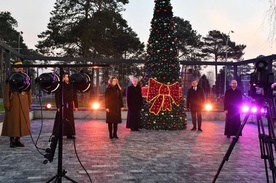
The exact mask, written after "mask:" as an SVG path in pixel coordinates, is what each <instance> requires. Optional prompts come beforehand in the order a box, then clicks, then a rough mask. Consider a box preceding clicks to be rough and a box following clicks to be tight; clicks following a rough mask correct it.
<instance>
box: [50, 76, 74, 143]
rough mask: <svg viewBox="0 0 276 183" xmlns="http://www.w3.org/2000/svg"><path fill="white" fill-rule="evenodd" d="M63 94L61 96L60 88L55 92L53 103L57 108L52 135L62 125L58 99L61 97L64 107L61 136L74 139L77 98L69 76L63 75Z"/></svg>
mask: <svg viewBox="0 0 276 183" xmlns="http://www.w3.org/2000/svg"><path fill="white" fill-rule="evenodd" d="M62 84H63V93H62V95H63V96H61V93H60V88H59V89H58V90H57V91H56V92H55V101H56V106H57V113H56V118H55V124H54V128H53V135H55V134H57V133H58V132H59V127H60V126H61V125H62V123H61V122H62V121H61V120H62V119H60V111H61V110H62V108H61V103H60V99H61V97H63V107H64V114H63V117H64V119H63V120H64V121H63V136H67V138H69V139H75V135H76V130H75V121H74V110H75V111H77V110H78V97H77V92H76V91H75V90H74V89H73V87H72V85H71V84H70V82H69V74H68V73H64V74H63V83H62Z"/></svg>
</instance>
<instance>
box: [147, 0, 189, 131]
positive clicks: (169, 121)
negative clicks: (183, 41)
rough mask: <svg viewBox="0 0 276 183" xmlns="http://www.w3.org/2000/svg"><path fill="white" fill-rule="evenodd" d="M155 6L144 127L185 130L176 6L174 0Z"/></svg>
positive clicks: (156, 3) (156, 2) (158, 2)
mask: <svg viewBox="0 0 276 183" xmlns="http://www.w3.org/2000/svg"><path fill="white" fill-rule="evenodd" d="M154 2H155V8H154V14H153V19H152V21H151V30H150V37H149V40H148V45H147V56H146V58H145V60H146V62H145V76H144V81H145V83H146V86H145V87H143V88H142V95H143V97H144V108H143V109H142V125H143V128H145V129H153V130H179V129H185V128H186V124H187V121H186V114H185V112H184V107H183V105H184V102H183V97H182V91H181V86H180V83H181V82H180V77H179V72H180V65H179V62H178V58H177V55H178V51H177V39H176V38H175V36H174V21H173V12H172V6H171V3H170V0H155V1H154Z"/></svg>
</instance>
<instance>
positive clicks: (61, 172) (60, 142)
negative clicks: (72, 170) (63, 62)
mask: <svg viewBox="0 0 276 183" xmlns="http://www.w3.org/2000/svg"><path fill="white" fill-rule="evenodd" d="M59 69H60V76H61V77H62V76H63V74H64V72H63V67H62V66H60V67H59ZM63 90H64V88H63V81H62V79H61V80H60V91H59V92H60V96H61V97H60V112H59V116H58V117H59V120H60V125H58V126H59V128H58V135H57V137H56V136H55V139H54V141H53V144H54V145H53V146H54V149H53V152H52V156H54V152H55V147H56V144H57V142H58V168H57V174H56V175H55V176H54V177H52V178H51V179H49V180H48V181H47V183H50V182H51V181H53V180H54V182H58V183H61V182H62V178H63V177H64V178H66V179H67V180H69V181H71V182H74V183H77V182H76V181H74V180H73V179H71V178H70V177H68V176H66V173H67V171H65V170H64V169H62V147H63V125H64V122H65V120H64V119H65V118H64V104H63V99H64V97H63Z"/></svg>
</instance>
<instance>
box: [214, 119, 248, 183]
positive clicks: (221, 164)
mask: <svg viewBox="0 0 276 183" xmlns="http://www.w3.org/2000/svg"><path fill="white" fill-rule="evenodd" d="M248 118H249V114H246V116H245V117H244V120H243V122H242V123H241V126H240V128H239V129H238V132H237V133H236V136H235V138H233V141H232V142H231V144H230V146H229V148H228V150H227V151H226V154H225V156H224V157H223V160H222V161H221V163H220V166H219V168H218V170H217V173H216V175H215V177H214V179H213V181H212V183H215V182H216V180H217V178H218V176H219V173H220V171H221V169H222V167H223V165H224V163H225V161H228V160H229V156H230V154H231V152H232V150H233V149H234V147H235V144H236V143H237V141H238V139H239V136H240V134H241V132H242V129H243V127H244V125H245V124H246V122H247V120H248Z"/></svg>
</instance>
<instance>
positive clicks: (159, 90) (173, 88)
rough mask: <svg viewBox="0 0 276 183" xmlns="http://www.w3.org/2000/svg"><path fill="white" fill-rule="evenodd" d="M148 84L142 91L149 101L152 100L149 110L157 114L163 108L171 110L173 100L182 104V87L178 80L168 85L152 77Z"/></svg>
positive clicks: (177, 103)
mask: <svg viewBox="0 0 276 183" xmlns="http://www.w3.org/2000/svg"><path fill="white" fill-rule="evenodd" d="M148 85H149V86H148V87H146V88H143V92H142V93H143V97H147V102H152V105H151V107H150V110H149V112H151V113H154V114H155V115H157V114H158V113H159V112H160V110H161V109H162V110H163V111H165V110H169V111H171V110H172V102H173V103H174V104H176V105H177V106H178V105H179V104H180V92H179V90H180V87H179V83H178V82H176V83H174V84H172V85H166V84H163V83H160V82H158V81H156V80H154V79H152V78H150V79H149V84H148ZM145 89H146V91H145ZM171 101H172V102H171Z"/></svg>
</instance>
